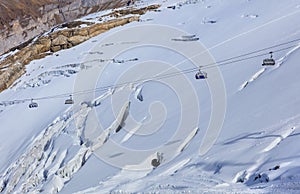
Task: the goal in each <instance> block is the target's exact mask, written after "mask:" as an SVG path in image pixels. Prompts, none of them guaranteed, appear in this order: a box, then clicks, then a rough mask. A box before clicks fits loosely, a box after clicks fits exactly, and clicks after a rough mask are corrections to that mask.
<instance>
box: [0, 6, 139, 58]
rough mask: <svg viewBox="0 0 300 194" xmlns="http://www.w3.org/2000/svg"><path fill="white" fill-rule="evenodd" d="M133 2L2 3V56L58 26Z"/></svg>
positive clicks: (0, 35) (0, 24)
mask: <svg viewBox="0 0 300 194" xmlns="http://www.w3.org/2000/svg"><path fill="white" fill-rule="evenodd" d="M131 2H133V1H132V0H0V40H1V44H0V55H1V54H3V53H5V52H7V51H9V50H10V49H11V48H13V47H15V46H17V45H19V44H21V43H23V42H25V41H28V40H30V39H32V38H33V37H35V36H36V35H38V34H40V33H42V32H45V31H48V30H49V29H51V28H52V27H53V26H55V25H58V24H62V23H65V22H69V21H73V20H74V19H76V18H79V17H82V16H84V15H87V14H90V13H93V12H97V11H100V10H104V9H110V8H116V7H120V6H124V5H126V4H130V3H131Z"/></svg>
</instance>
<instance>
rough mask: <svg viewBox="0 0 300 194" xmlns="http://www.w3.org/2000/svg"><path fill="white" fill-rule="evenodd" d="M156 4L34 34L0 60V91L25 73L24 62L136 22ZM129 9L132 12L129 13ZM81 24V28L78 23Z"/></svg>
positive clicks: (26, 62) (67, 24) (154, 8)
mask: <svg viewBox="0 0 300 194" xmlns="http://www.w3.org/2000/svg"><path fill="white" fill-rule="evenodd" d="M159 7H160V6H159V5H152V6H148V7H147V8H141V9H128V10H131V11H129V12H128V15H130V16H129V17H122V18H117V19H112V20H109V21H107V22H102V23H92V22H83V21H75V22H70V23H65V24H63V25H61V26H60V29H56V31H53V32H50V33H48V34H46V35H43V36H38V37H36V38H34V39H33V40H31V41H28V42H26V43H24V44H22V45H19V46H18V47H17V48H15V49H18V50H19V51H18V52H16V53H15V54H13V55H10V56H8V57H6V58H5V59H4V60H2V61H0V91H3V90H5V89H6V88H8V87H9V86H11V85H12V84H13V82H14V81H15V80H16V79H18V78H19V77H20V76H21V75H23V74H24V73H25V65H27V64H28V63H30V62H31V61H32V60H35V59H40V58H43V57H45V56H47V55H51V54H52V53H54V52H57V51H59V50H62V49H68V48H71V47H73V46H76V45H78V44H80V43H82V42H84V41H86V40H88V39H90V38H92V37H94V36H97V35H99V34H101V33H103V32H106V31H108V30H110V29H112V28H115V27H117V26H122V25H125V24H128V23H130V22H133V21H139V19H140V15H142V14H144V13H145V11H144V10H147V11H150V10H157V9H158V8H159ZM133 12H134V13H135V14H133ZM83 24H84V27H82V25H83Z"/></svg>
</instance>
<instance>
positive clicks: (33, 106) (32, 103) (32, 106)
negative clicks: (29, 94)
mask: <svg viewBox="0 0 300 194" xmlns="http://www.w3.org/2000/svg"><path fill="white" fill-rule="evenodd" d="M38 106H39V105H38V103H36V102H33V99H31V103H30V104H29V108H37V107H38Z"/></svg>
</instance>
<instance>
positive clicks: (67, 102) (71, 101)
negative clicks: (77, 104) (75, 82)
mask: <svg viewBox="0 0 300 194" xmlns="http://www.w3.org/2000/svg"><path fill="white" fill-rule="evenodd" d="M65 104H74V100H73V99H72V95H70V98H69V99H67V100H66V101H65Z"/></svg>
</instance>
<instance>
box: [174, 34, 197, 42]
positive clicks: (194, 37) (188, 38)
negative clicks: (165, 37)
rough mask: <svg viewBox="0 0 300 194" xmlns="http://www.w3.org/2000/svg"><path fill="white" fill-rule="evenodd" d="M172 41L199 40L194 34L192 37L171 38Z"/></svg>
mask: <svg viewBox="0 0 300 194" xmlns="http://www.w3.org/2000/svg"><path fill="white" fill-rule="evenodd" d="M172 40H173V41H197V40H199V38H198V37H196V35H195V34H193V35H183V36H181V37H179V38H173V39H172Z"/></svg>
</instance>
